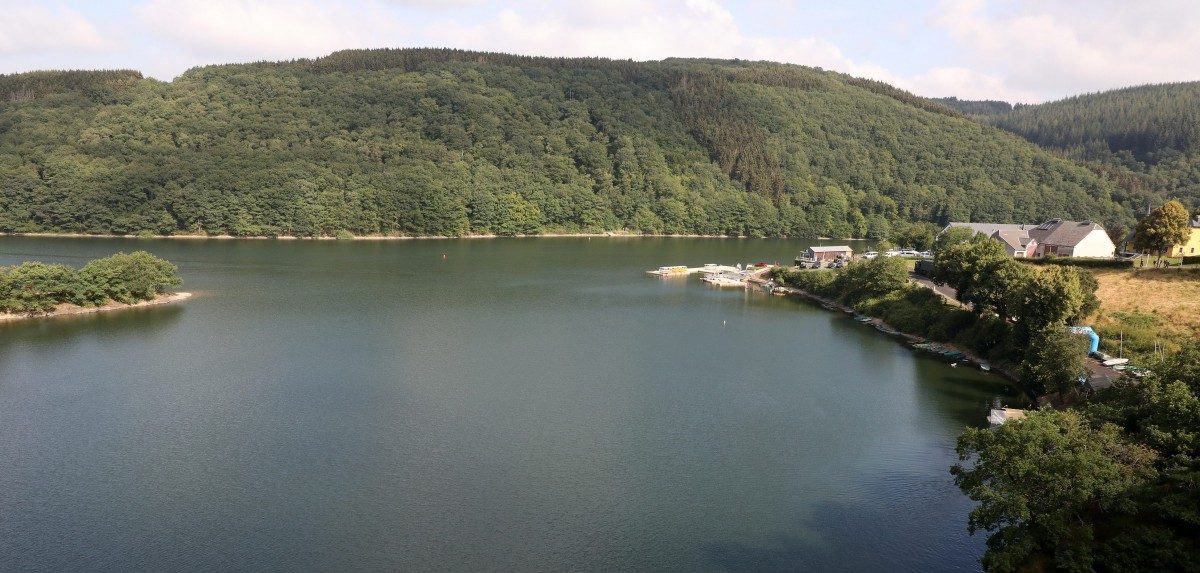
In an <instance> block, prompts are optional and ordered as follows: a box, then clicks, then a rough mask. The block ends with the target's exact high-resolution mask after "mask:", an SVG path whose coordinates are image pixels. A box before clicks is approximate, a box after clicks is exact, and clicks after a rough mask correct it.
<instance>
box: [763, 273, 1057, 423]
mask: <svg viewBox="0 0 1200 573" xmlns="http://www.w3.org/2000/svg"><path fill="white" fill-rule="evenodd" d="M785 288H787V289H788V290H787V292H788V294H797V295H800V296H802V297H805V298H808V299H810V300H812V301H816V302H819V303H821V305H822V306H830V307H833V308H835V309H837V310H840V311H843V312H847V313H854V314H861V313H859V312H858V311H856V310H854V309H853V308H850V307H848V306H846V305H844V304H842V303H840V302H837V301H835V300H831V299H828V298H825V297H823V296H820V295H816V294H813V293H810V292H808V291H806V290H803V289H798V288H795V287H785ZM862 316H870V315H865V314H864V315H862ZM870 318H871V320H869V321H867V322H866V324H870V325H871V326H884V327H886V328H888V329H891V330H893V331H895V332H897V333H898V334H899V336H900V338H901V339H903V340H904V342H905V343H906V344H905V345H906V346H909V347H912V345H913V344H917V343H922V342H935V343H936V344H939V345H941V346H944V347H946V348H948V349H952V350H957V351H958V352H961V353H963V360H962V361H964V362H969V363H971V364H974V365H976V366H979V365H980V364H988V365H989V366H990V367H991V370H988V371H987V372H990V373H995V374H998V375H1000V376H1001V377H1002V378H1004V379H1006V380H1008V381H1009V382H1012V383H1013V385H1015V386H1016V387H1017V389H1019V390H1020V391H1021V392H1022V393H1024V394H1025V395H1026V396H1027V397H1029V398H1030V401H1031V402H1035V401H1036V399H1037V396H1036V395H1035V394H1034V393H1033V392H1030V391H1029V389H1028V388H1026V387H1025V384H1023V383H1022V382H1021V378H1020V377H1019V376H1017V375H1016V374H1014V373H1013V372H1010V371H1009V370H1008V369H1007V368H1004V367H1002V366H999V365H996V364H993V363H992V362H991V361H989V360H984V359H983V358H982V357H980V356H979V355H978V354H976V353H975V352H973V351H971V350H969V349H967V348H963V347H961V346H959V345H957V344H954V343H952V342H937V341H931V340H929V339H927V338H924V337H921V336H917V335H915V334H909V333H907V332H904V331H903V330H901V329H899V328H896V327H895V326H892V325H891V324H888V323H887V322H885V321H884V320H883V319H882V318H878V317H875V316H871V317H870ZM885 334H886V333H885ZM915 350H919V349H915ZM926 354H929V353H926Z"/></svg>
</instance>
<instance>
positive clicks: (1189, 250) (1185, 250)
mask: <svg viewBox="0 0 1200 573" xmlns="http://www.w3.org/2000/svg"><path fill="white" fill-rule="evenodd" d="M1188 224H1189V226H1190V227H1191V233H1190V234H1189V235H1188V240H1186V241H1184V242H1183V243H1179V244H1176V245H1171V248H1170V249H1167V250H1166V251H1163V256H1167V257H1195V256H1200V215H1197V216H1196V217H1194V218H1192V220H1191V221H1189V222H1188ZM1136 238H1137V231H1132V232H1130V233H1129V236H1128V237H1125V240H1124V241H1121V251H1122V252H1125V253H1141V254H1143V255H1152V254H1155V253H1154V251H1152V250H1150V249H1142V250H1141V251H1139V250H1138V249H1137V248H1135V247H1134V246H1133V242H1134V240H1135V239H1136Z"/></svg>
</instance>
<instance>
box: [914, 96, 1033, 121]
mask: <svg viewBox="0 0 1200 573" xmlns="http://www.w3.org/2000/svg"><path fill="white" fill-rule="evenodd" d="M933 101H935V102H937V103H940V104H942V105H944V106H946V107H948V108H950V109H953V110H955V111H957V112H959V113H961V114H963V115H969V116H984V117H986V116H992V115H1001V114H1006V113H1008V112H1010V111H1012V110H1013V106H1012V104H1010V103H1008V102H1006V101H998V100H969V99H958V98H956V97H943V98H934V99H933Z"/></svg>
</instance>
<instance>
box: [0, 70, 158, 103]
mask: <svg viewBox="0 0 1200 573" xmlns="http://www.w3.org/2000/svg"><path fill="white" fill-rule="evenodd" d="M141 80H142V73H141V72H138V71H134V70H68V71H41V72H27V73H23V74H8V75H5V74H0V100H11V101H20V100H31V99H34V98H38V97H42V96H45V95H49V94H64V93H71V92H75V93H78V94H80V95H83V96H85V97H87V98H89V99H91V100H93V101H96V102H105V101H108V100H109V99H110V98H111V96H112V93H113V91H115V90H121V89H125V88H128V87H131V86H133V85H134V84H136V83H138V82H139V81H141Z"/></svg>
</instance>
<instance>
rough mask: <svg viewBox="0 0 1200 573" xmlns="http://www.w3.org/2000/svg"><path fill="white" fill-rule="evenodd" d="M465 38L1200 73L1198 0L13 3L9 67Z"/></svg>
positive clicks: (995, 86) (947, 75) (1087, 81)
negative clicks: (1135, 1) (1130, 0)
mask: <svg viewBox="0 0 1200 573" xmlns="http://www.w3.org/2000/svg"><path fill="white" fill-rule="evenodd" d="M385 46H386V47H410V46H448V47H456V48H466V49H482V50H492V51H504V52H514V53H523V54H535V55H561V56H606V57H614V58H632V59H637V60H648V59H660V58H664V57H670V56H683V57H688V56H691V57H721V58H744V59H763V60H774V61H783V62H791V63H797V64H805V65H812V66H820V67H823V68H826V69H833V70H837V71H841V72H846V73H850V74H853V75H856V76H863V77H871V78H875V79H879V80H882V81H886V82H889V83H892V84H895V85H897V86H899V87H902V88H905V89H908V90H911V91H913V92H915V93H918V94H921V95H926V96H934V97H936V96H949V95H955V96H958V97H962V98H970V99H1003V100H1006V101H1014V102H1015V101H1021V102H1027V103H1033V102H1039V101H1046V100H1050V99H1057V98H1060V97H1064V96H1068V95H1072V94H1076V93H1083V92H1089V91H1098V90H1103V89H1111V88H1117V87H1123V86H1128V85H1136V84H1142V83H1153V82H1168V81H1189V80H1200V58H1197V57H1196V55H1197V54H1200V2H1196V1H1194V0H1144V1H1140V2H1137V3H1131V2H1122V1H1117V0H1093V1H1090V2H1073V1H1066V0H1041V1H1033V0H960V1H950V0H912V1H909V2H899V1H894V2H886V1H878V2H868V1H863V0H850V1H845V2H828V1H826V2H805V1H801V0H740V1H721V0H603V1H601V0H597V1H593V2H583V1H569V0H528V1H522V2H516V1H499V0H291V1H284V0H260V1H256V2H250V1H246V0H113V1H107V2H104V1H93V2H85V1H69V0H61V1H42V2H29V1H14V0H0V73H12V72H21V71H28V70H33V69H47V68H52V69H62V68H70V69H79V68H134V69H138V70H141V71H142V72H143V73H145V74H147V75H150V76H153V77H156V78H159V79H163V80H170V79H171V78H173V77H175V76H176V75H178V74H180V73H182V72H183V71H184V70H186V69H188V68H190V67H193V66H197V65H204V64H213V63H227V62H246V61H255V60H264V59H266V60H275V59H291V58H301V57H316V56H321V55H324V54H327V53H329V52H331V51H334V50H338V49H343V48H356V47H385Z"/></svg>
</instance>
